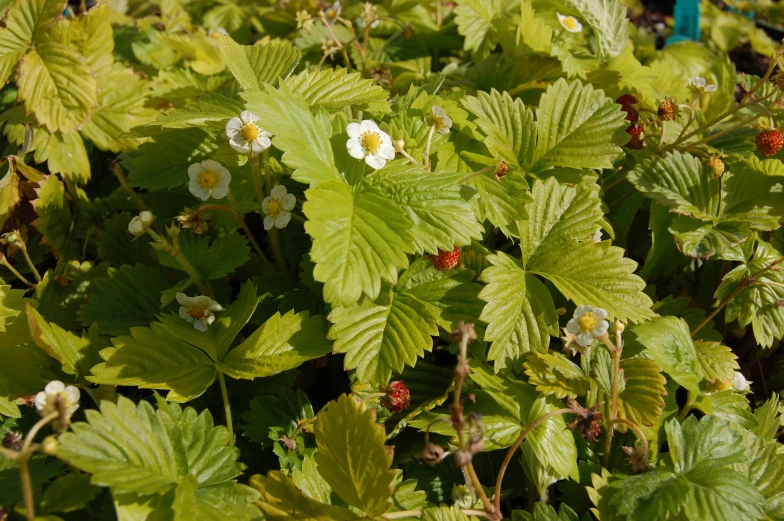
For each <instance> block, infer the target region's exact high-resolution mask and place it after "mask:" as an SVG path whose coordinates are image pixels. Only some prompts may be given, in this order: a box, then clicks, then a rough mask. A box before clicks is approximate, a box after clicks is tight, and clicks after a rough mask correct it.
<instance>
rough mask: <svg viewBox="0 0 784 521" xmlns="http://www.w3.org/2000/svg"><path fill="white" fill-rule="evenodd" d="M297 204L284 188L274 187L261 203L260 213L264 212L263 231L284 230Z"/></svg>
mask: <svg viewBox="0 0 784 521" xmlns="http://www.w3.org/2000/svg"><path fill="white" fill-rule="evenodd" d="M295 204H297V199H296V198H295V197H294V196H293V195H291V194H287V193H286V187H285V186H283V185H276V186H275V188H273V189H272V190H271V191H270V194H269V195H268V196H267V197H265V198H264V200H263V201H262V202H261V211H262V212H264V229H265V230H271V229H272V227H273V226H274V227H275V228H285V227H286V225H287V224H289V221H290V220H291V213H290V212H291V210H293V209H294V205H295Z"/></svg>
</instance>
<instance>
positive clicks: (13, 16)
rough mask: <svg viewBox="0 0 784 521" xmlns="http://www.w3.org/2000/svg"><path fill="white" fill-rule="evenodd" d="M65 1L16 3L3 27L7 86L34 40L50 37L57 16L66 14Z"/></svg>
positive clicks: (0, 70)
mask: <svg viewBox="0 0 784 521" xmlns="http://www.w3.org/2000/svg"><path fill="white" fill-rule="evenodd" d="M63 5H65V2H64V1H63V0H29V1H24V2H15V3H14V5H13V6H11V7H10V8H9V9H8V13H7V18H6V22H5V26H4V27H3V28H2V29H0V84H2V85H5V84H6V83H7V82H8V78H10V76H11V74H13V72H14V70H15V69H16V64H17V63H18V62H19V60H20V59H21V58H22V56H24V54H25V52H26V51H27V48H28V47H29V46H30V45H31V44H32V43H33V40H41V39H43V38H44V37H45V36H46V33H47V31H48V30H49V28H50V27H51V25H52V23H53V22H54V20H55V18H57V17H58V16H60V15H62V13H63Z"/></svg>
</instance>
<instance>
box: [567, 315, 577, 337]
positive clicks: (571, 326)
mask: <svg viewBox="0 0 784 521" xmlns="http://www.w3.org/2000/svg"><path fill="white" fill-rule="evenodd" d="M566 332H567V333H571V334H573V335H576V334H577V333H579V332H580V326H578V325H577V319H576V318H573V319H571V320H570V321H569V322H567V323H566Z"/></svg>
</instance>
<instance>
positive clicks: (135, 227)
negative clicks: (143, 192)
mask: <svg viewBox="0 0 784 521" xmlns="http://www.w3.org/2000/svg"><path fill="white" fill-rule="evenodd" d="M150 224H152V213H151V212H148V211H147V210H144V211H143V212H142V213H140V214H139V215H137V216H136V217H134V218H133V219H131V222H129V223H128V231H129V232H131V233H132V234H133V235H135V236H137V237H138V236H140V235H143V234H144V232H145V231H146V230H147V228H149V227H150Z"/></svg>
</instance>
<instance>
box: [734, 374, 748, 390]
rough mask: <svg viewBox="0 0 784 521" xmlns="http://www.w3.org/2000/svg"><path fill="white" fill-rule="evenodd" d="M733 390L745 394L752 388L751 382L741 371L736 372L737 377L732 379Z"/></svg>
mask: <svg viewBox="0 0 784 521" xmlns="http://www.w3.org/2000/svg"><path fill="white" fill-rule="evenodd" d="M732 388H733V389H735V390H736V391H741V392H745V391H748V390H749V389H750V388H751V382H749V381H748V380H746V377H745V376H743V374H742V373H741V372H740V371H735V376H734V377H733V378H732Z"/></svg>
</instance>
